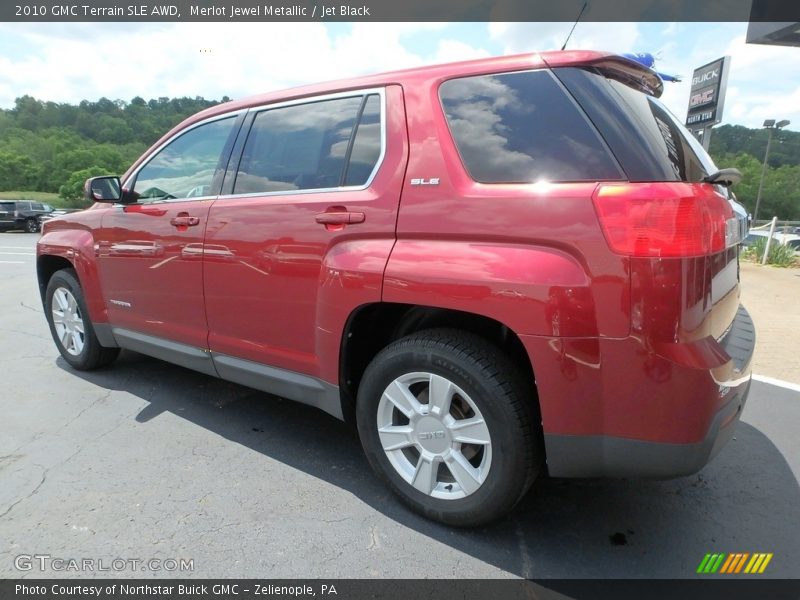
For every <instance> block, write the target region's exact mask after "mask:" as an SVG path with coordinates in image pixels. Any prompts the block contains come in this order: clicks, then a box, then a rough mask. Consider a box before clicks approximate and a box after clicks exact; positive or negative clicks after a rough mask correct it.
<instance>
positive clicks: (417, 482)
mask: <svg viewBox="0 0 800 600" xmlns="http://www.w3.org/2000/svg"><path fill="white" fill-rule="evenodd" d="M431 390H434V391H433V401H432V402H431V401H430V398H431V394H430V392H431ZM537 406H538V405H537V403H536V397H535V390H534V387H533V382H532V381H529V378H528V377H526V375H525V374H524V371H523V370H522V369H521V368H520V367H519V366H518V365H517V364H515V363H514V362H513V361H512V360H511V359H510V358H508V357H507V356H506V355H505V354H504V353H503V352H502V351H501V350H500V349H499V348H497V347H496V346H494V345H493V344H491V343H489V342H488V341H486V340H485V339H483V338H481V337H479V336H476V335H473V334H470V333H465V332H462V331H459V330H453V329H431V330H426V331H421V332H418V333H415V334H412V335H409V336H408V337H405V338H402V339H400V340H397V341H395V342H393V343H391V344H390V345H389V346H387V347H386V348H384V349H383V350H382V351H381V352H380V353H378V355H377V356H376V357H375V358H374V359H373V360H372V362H371V363H370V364H369V366H368V367H367V369H366V370H365V372H364V376H363V378H362V380H361V384H360V386H359V390H358V399H357V404H356V420H357V424H358V432H359V437H360V438H361V444H362V446H363V448H364V452H365V453H366V456H367V459H368V460H369V463H370V465H371V466H372V468H373V470H374V471H375V472H376V473H377V474H378V476H379V477H381V478H382V479H383V480H384V481H386V482H387V483H388V485H389V486H390V488H391V489H392V490H393V491H394V492H395V493H396V494H397V495H398V496H399V497H400V499H401V500H402V501H403V502H404V503H405V504H407V505H408V506H409V507H411V508H412V509H413V510H415V511H416V512H418V513H420V514H422V515H424V516H426V517H428V518H430V519H433V520H436V521H440V522H442V523H445V524H447V525H455V526H459V527H475V526H479V525H485V524H487V523H491V522H493V521H496V520H498V519H500V518H502V517H503V516H505V515H506V514H508V513H509V512H510V511H511V510H512V509H513V508H514V506H515V505H516V504H517V503H518V502H519V501H520V499H522V497H523V496H524V495H525V493H526V492H527V491H528V489H529V488H530V486H531V484H532V483H533V480H534V479H535V477H536V474H537V471H538V469H539V465H540V463H541V456H542V451H541V449H540V447H541V446H540V444H539V439H540V436H539V425H538V420H537V418H536V416H535V415H536V414H538V409H537ZM445 409H446V410H445ZM481 422H482V424H481ZM379 430H380V431H379Z"/></svg>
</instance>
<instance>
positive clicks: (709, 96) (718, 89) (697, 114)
mask: <svg viewBox="0 0 800 600" xmlns="http://www.w3.org/2000/svg"><path fill="white" fill-rule="evenodd" d="M730 60H731V59H730V57H729V56H724V57H722V58H718V59H717V60H715V61H714V62H710V63H708V64H707V65H703V66H702V67H700V68H698V69H695V70H694V74H693V75H692V87H691V91H690V92H689V112H688V113H687V115H686V125H687V127H689V128H690V129H703V128H705V127H711V126H712V125H716V124H717V123H719V122H720V121H722V107H723V105H724V103H725V88H726V87H727V85H728V67H729V65H730Z"/></svg>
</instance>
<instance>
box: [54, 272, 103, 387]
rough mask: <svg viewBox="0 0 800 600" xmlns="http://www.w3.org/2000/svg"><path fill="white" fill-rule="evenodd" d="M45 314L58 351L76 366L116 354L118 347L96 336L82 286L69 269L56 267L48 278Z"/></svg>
mask: <svg viewBox="0 0 800 600" xmlns="http://www.w3.org/2000/svg"><path fill="white" fill-rule="evenodd" d="M45 314H46V316H47V323H48V324H49V325H50V333H51V334H52V335H53V340H54V341H55V343H56V346H57V347H58V351H59V352H60V353H61V356H62V357H63V358H64V360H66V361H67V362H68V363H69V364H70V365H72V366H73V367H75V368H76V369H79V370H82V371H88V370H91V369H96V368H98V367H102V366H105V365H107V364H110V363H111V362H113V361H114V359H115V358H117V355H118V354H119V348H106V347H105V346H101V345H100V342H99V341H98V340H97V336H96V335H95V333H94V327H93V326H92V322H91V320H90V319H89V312H88V311H87V310H86V301H85V299H84V297H83V290H82V289H81V285H80V283H79V282H78V278H77V277H76V275H75V271H73V270H72V269H63V270H61V271H57V272H56V273H55V274H54V275H53V276H52V277H51V278H50V281H49V282H48V284H47V291H46V293H45Z"/></svg>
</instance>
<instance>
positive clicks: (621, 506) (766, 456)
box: [58, 352, 800, 578]
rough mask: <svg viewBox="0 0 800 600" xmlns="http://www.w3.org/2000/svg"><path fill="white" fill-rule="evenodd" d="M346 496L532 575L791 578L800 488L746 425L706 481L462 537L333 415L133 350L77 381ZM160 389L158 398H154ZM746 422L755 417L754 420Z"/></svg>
mask: <svg viewBox="0 0 800 600" xmlns="http://www.w3.org/2000/svg"><path fill="white" fill-rule="evenodd" d="M58 364H59V366H60V367H61V368H62V369H65V370H69V371H70V372H71V373H74V374H76V375H78V376H80V377H82V378H84V379H86V380H87V381H90V382H92V383H94V384H96V385H98V386H101V387H103V388H105V389H110V390H120V391H125V392H128V393H130V394H133V395H135V396H137V397H139V398H142V399H144V400H146V401H148V403H149V404H148V405H147V406H146V407H145V408H143V409H142V410H141V411H140V412H139V413H138V415H137V416H136V420H137V421H138V422H140V423H146V422H148V421H150V420H151V419H154V418H157V417H158V415H160V414H162V413H164V412H168V413H172V414H174V415H177V416H179V417H181V418H183V419H186V420H188V421H190V422H192V423H194V424H195V425H197V426H199V427H203V428H205V429H207V430H209V431H212V432H213V433H215V434H217V435H220V436H223V437H224V438H226V439H228V440H231V441H233V442H235V443H237V444H241V445H243V446H245V447H247V448H250V449H252V450H254V451H256V452H260V453H262V454H264V455H265V456H268V457H270V458H271V459H273V460H277V461H280V462H282V463H284V464H286V465H289V466H291V467H293V468H295V469H298V470H300V471H303V472H305V473H307V474H308V475H311V476H313V477H317V478H320V479H321V480H324V481H326V482H328V483H330V484H332V485H335V486H337V487H340V488H342V489H345V490H347V491H349V492H351V493H352V494H354V495H355V496H357V497H358V498H360V499H361V500H362V501H364V502H365V503H367V504H368V505H369V506H371V507H372V508H373V509H374V510H376V511H378V512H380V513H382V514H383V515H385V516H386V517H388V518H390V519H393V520H394V521H396V522H398V523H400V524H402V525H404V526H407V527H410V528H412V529H413V530H415V531H417V532H419V533H421V534H424V535H427V536H429V537H431V538H433V539H435V540H438V541H439V542H441V543H443V544H447V545H449V546H451V547H453V548H455V549H457V550H458V551H461V552H465V553H467V554H469V555H471V556H474V557H475V558H477V559H479V560H482V561H484V562H486V563H489V564H492V565H494V566H496V567H498V568H500V569H503V570H505V571H507V572H510V573H513V574H514V575H518V576H520V577H526V578H576V577H581V578H583V577H592V578H630V577H660V578H673V577H674V578H684V577H692V576H695V571H696V568H697V566H698V564H699V563H700V561H701V560H702V558H703V556H704V555H705V554H706V553H714V552H726V553H732V552H750V553H752V552H771V553H774V558H773V560H772V562H771V564H770V567H769V570H768V572H767V574H766V575H765V576H770V577H794V576H796V575H797V570H796V567H797V564H798V562H797V561H798V557H800V487H798V482H797V479H796V478H795V476H794V474H793V472H792V470H791V468H790V467H789V465H788V464H787V462H786V460H785V459H784V457H783V456H782V455H781V453H780V451H779V450H778V448H777V447H776V446H775V445H774V444H773V443H772V442H771V441H770V439H769V438H767V436H765V435H764V434H763V433H762V432H761V431H759V430H758V429H756V428H754V427H752V426H750V425H748V424H747V423H745V422H742V423H740V424H739V426H738V429H737V431H736V434H735V438H734V439H733V440H732V441H731V442H730V443H729V444H728V446H727V447H726V448H725V449H724V450H723V451H722V452H721V454H720V455H719V456H717V457H716V458H715V459H714V460H713V461H712V462H711V463H710V464H709V465H707V466H706V467H705V468H704V469H703V470H702V471H701V472H700V473H698V474H696V475H693V476H689V477H683V478H680V479H674V480H669V481H650V480H624V479H622V480H567V479H552V478H546V477H543V478H540V479H539V480H537V482H536V483H535V484H534V486H533V488H532V490H531V492H530V493H529V494H528V495H527V496H526V497H525V498H524V499H523V501H522V502H521V503H520V505H519V506H518V507H517V508H516V510H515V511H514V513H513V514H512V515H511V516H510V517H509V518H507V519H506V520H504V521H502V522H500V523H498V524H495V525H493V526H489V527H484V528H480V529H474V530H463V529H453V528H449V527H445V526H442V525H439V524H437V523H433V522H430V521H428V520H426V519H423V518H422V517H419V516H417V515H416V514H414V513H412V512H411V511H410V510H408V509H406V508H405V507H404V506H403V505H402V504H401V503H400V502H399V501H397V500H396V499H395V498H394V496H393V495H392V494H391V493H390V492H389V491H388V490H387V488H386V487H385V486H384V485H383V484H382V483H381V482H380V481H379V480H378V479H377V478H376V477H375V476H374V475H373V474H372V472H371V471H370V468H369V466H368V464H367V461H366V459H365V458H364V456H363V454H362V451H361V447H360V444H359V442H358V439H357V437H356V434H355V431H354V430H353V429H352V428H351V427H349V426H348V425H346V424H344V423H341V422H339V421H338V420H336V419H334V418H333V417H330V416H328V415H326V414H325V413H323V412H321V411H319V410H317V409H314V408H311V407H307V406H304V405H301V404H298V403H295V402H291V401H287V400H283V399H280V398H277V397H275V396H271V395H269V394H266V393H262V392H258V391H256V390H252V389H250V388H246V387H242V386H239V385H236V384H232V383H228V382H225V381H222V380H218V379H214V378H212V377H208V376H205V375H201V374H198V373H195V372H193V371H190V370H187V369H183V368H181V367H177V366H174V365H170V364H168V363H164V362H161V361H158V360H155V359H151V358H149V357H145V356H142V355H139V354H135V353H132V352H123V353H122V354H121V356H120V359H119V360H118V361H117V362H116V363H115V365H114V367H113V368H110V369H104V370H99V371H94V372H88V373H87V372H76V371H73V370H71V369H69V367H68V366H67V365H66V363H65V362H64V361H63V359H60V358H59V359H58ZM154 390H157V393H154ZM746 416H747V412H746V411H745V419H746Z"/></svg>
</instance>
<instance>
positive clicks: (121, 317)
mask: <svg viewBox="0 0 800 600" xmlns="http://www.w3.org/2000/svg"><path fill="white" fill-rule="evenodd" d="M236 124H238V121H237V119H236V116H230V117H225V118H220V119H216V120H213V121H210V122H205V123H201V124H199V125H196V126H193V127H191V128H190V129H188V130H185V131H184V132H182V133H180V134H178V136H177V137H174V138H173V139H171V140H170V141H168V142H167V143H166V144H165V145H164V146H162V147H161V148H159V149H157V150H156V151H155V152H154V153H153V155H152V156H151V157H150V158H149V159H148V160H147V161H146V162H144V163H143V166H142V167H141V168H140V169H139V170H138V171H137V172H136V173H135V174H134V175H133V177H131V178H130V179H129V180H128V181H127V182H126V184H125V187H126V188H128V189H133V192H134V194H135V196H137V197H138V200H137V202H135V203H133V204H127V205H124V206H123V205H118V206H114V207H112V208H111V209H110V210H108V211H106V214H105V215H104V216H103V222H102V228H101V230H100V231H99V233H98V240H97V250H98V260H97V265H98V271H99V276H100V281H101V285H102V289H103V291H104V293H105V301H106V305H107V309H108V317H109V322H110V324H111V325H112V327H114V328H115V330H119V329H123V330H126V332H127V333H126V334H129V333H130V332H134V333H136V334H146V335H148V336H154V337H156V338H162V339H165V340H172V341H175V342H180V343H183V344H187V345H190V346H193V347H195V348H200V349H205V348H207V345H208V344H207V335H208V327H207V324H206V318H205V310H204V308H203V271H202V269H203V266H202V248H203V236H204V234H205V228H206V223H207V221H208V213H209V208H210V206H211V204H212V202H213V201H214V199H215V198H216V194H217V193H218V192H219V190H218V186H219V182H221V179H222V174H223V172H224V167H225V165H226V164H227V159H228V154H229V152H230V146H231V145H232V141H231V140H232V138H233V133H234V129H235V125H236Z"/></svg>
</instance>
